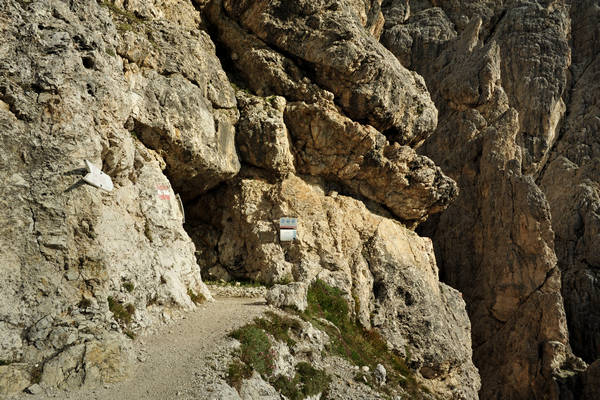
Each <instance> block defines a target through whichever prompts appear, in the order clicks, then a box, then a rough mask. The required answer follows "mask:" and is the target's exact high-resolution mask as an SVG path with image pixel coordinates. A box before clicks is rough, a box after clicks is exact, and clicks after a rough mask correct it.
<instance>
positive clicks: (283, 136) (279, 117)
mask: <svg viewBox="0 0 600 400" xmlns="http://www.w3.org/2000/svg"><path fill="white" fill-rule="evenodd" d="M236 96H237V98H238V106H239V109H240V120H239V122H238V124H237V127H236V128H237V131H236V142H237V147H238V149H239V152H240V156H241V158H242V160H244V161H245V162H247V163H249V164H251V165H254V166H255V167H259V168H264V169H267V170H272V171H276V172H277V173H279V174H282V175H285V174H286V173H288V172H295V171H296V169H295V167H294V156H293V155H292V149H291V140H290V137H289V134H288V129H287V127H286V125H285V121H284V119H283V112H284V110H285V106H286V100H285V98H284V97H280V96H273V97H269V98H263V97H259V96H253V95H251V94H248V93H245V92H243V91H241V90H239V91H237V93H236Z"/></svg>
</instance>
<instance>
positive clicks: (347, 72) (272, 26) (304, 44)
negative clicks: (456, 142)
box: [213, 1, 437, 144]
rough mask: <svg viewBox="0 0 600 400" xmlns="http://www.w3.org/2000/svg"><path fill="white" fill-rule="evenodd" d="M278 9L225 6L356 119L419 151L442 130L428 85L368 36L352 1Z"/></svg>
mask: <svg viewBox="0 0 600 400" xmlns="http://www.w3.org/2000/svg"><path fill="white" fill-rule="evenodd" d="M219 4H220V2H219V1H215V4H214V6H213V7H215V10H216V12H218V8H217V7H219ZM278 4H279V3H278ZM278 4H271V3H268V2H264V1H255V2H243V3H239V2H230V1H224V2H223V7H224V9H225V11H226V13H227V15H228V16H229V17H230V18H231V19H233V20H234V21H236V22H238V23H239V25H240V26H242V27H243V28H246V29H248V30H249V31H251V32H252V33H253V34H254V35H256V36H257V37H258V38H260V39H261V40H262V41H264V42H265V43H266V44H268V45H269V46H272V47H274V48H277V49H281V50H283V51H285V52H286V53H289V54H290V55H291V56H293V57H296V58H298V59H299V60H302V62H303V63H306V66H307V68H309V69H310V70H311V72H312V75H313V76H314V80H315V82H316V83H317V84H319V85H321V86H323V87H325V88H326V89H327V90H330V91H331V92H333V93H334V94H335V95H336V102H337V103H338V104H340V105H341V106H342V108H343V110H344V112H345V113H346V114H348V116H350V117H351V118H352V119H355V120H361V121H366V122H368V123H369V124H371V125H373V126H374V127H376V128H377V129H379V130H381V131H388V133H389V135H390V137H392V138H393V139H394V140H396V141H398V142H400V143H401V144H418V143H420V142H421V141H422V140H423V139H424V138H425V137H427V136H428V135H429V134H430V132H431V131H432V130H433V129H434V128H435V126H436V121H437V110H436V109H435V107H434V106H433V103H432V102H431V100H430V98H429V96H428V95H427V89H426V87H425V85H424V82H423V79H422V78H421V77H420V76H419V75H417V74H415V73H413V72H410V71H408V70H406V69H405V68H404V67H402V65H401V64H400V63H399V62H398V60H397V59H396V58H395V57H394V56H393V55H392V54H391V53H390V52H389V51H388V50H386V49H385V48H384V47H383V46H381V45H380V44H379V43H378V42H377V41H376V40H375V38H374V37H373V36H371V35H370V34H369V33H368V32H367V31H366V30H365V29H364V28H363V26H362V24H361V22H360V17H359V16H358V15H356V14H355V12H354V10H355V9H353V8H352V7H351V6H350V3H349V2H348V1H343V2H341V3H340V2H335V3H331V2H327V1H322V2H309V1H301V2H299V3H297V4H295V5H294V6H293V7H291V6H290V7H288V5H282V4H279V5H278ZM214 20H215V18H213V21H214ZM278 94H284V93H278Z"/></svg>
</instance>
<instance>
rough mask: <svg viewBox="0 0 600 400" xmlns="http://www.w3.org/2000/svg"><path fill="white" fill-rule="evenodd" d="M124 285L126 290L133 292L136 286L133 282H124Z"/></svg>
mask: <svg viewBox="0 0 600 400" xmlns="http://www.w3.org/2000/svg"><path fill="white" fill-rule="evenodd" d="M123 287H124V288H125V290H127V291H128V292H129V293H131V292H133V289H135V286H134V284H133V283H131V282H124V283H123Z"/></svg>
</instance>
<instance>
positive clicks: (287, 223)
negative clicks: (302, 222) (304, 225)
mask: <svg viewBox="0 0 600 400" xmlns="http://www.w3.org/2000/svg"><path fill="white" fill-rule="evenodd" d="M297 237H298V218H290V217H282V218H280V219H279V240H280V241H282V242H290V241H292V240H295V239H297Z"/></svg>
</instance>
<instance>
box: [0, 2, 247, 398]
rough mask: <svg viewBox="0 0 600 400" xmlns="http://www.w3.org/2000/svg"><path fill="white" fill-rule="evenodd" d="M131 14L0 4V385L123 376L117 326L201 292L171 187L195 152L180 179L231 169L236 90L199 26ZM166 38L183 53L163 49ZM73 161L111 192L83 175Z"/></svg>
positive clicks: (63, 5) (189, 305) (158, 314)
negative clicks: (108, 183) (96, 173)
mask: <svg viewBox="0 0 600 400" xmlns="http://www.w3.org/2000/svg"><path fill="white" fill-rule="evenodd" d="M188 6H189V8H190V11H191V12H192V13H195V15H197V19H199V18H200V17H199V13H198V12H197V11H195V10H194V9H193V7H191V5H188ZM154 9H155V10H158V8H154ZM164 11H165V12H166V10H164ZM128 13H129V11H125V10H123V9H117V8H115V6H114V5H111V4H102V5H101V4H98V3H97V2H96V1H78V2H71V3H67V2H62V1H52V0H49V1H41V2H16V1H3V2H1V3H0V19H1V21H2V23H1V29H2V35H1V38H0V49H1V50H0V53H1V57H0V141H1V145H0V171H1V173H0V180H1V189H0V192H1V193H0V205H1V207H2V212H1V216H2V224H1V228H0V233H1V235H0V236H1V238H0V271H1V272H2V275H3V278H2V280H1V281H0V293H1V297H2V301H1V302H0V359H1V360H2V363H3V364H7V365H3V366H2V367H0V368H1V370H0V395H4V394H6V393H7V392H10V391H18V390H22V389H23V388H24V387H26V386H27V385H28V384H29V383H30V382H31V381H37V380H40V381H41V383H42V384H45V385H49V386H58V387H67V388H68V387H72V386H74V385H80V384H86V385H92V386H93V385H97V384H99V383H100V382H110V381H112V380H115V379H123V378H124V377H125V376H126V375H127V368H128V361H127V360H128V356H127V354H128V352H127V347H128V341H129V339H127V338H126V336H125V335H123V334H120V332H121V331H124V330H127V331H130V332H136V331H138V330H141V329H144V328H147V327H149V326H152V325H153V324H155V323H157V322H159V321H165V320H168V319H171V318H173V317H175V316H176V315H177V313H178V312H179V310H190V309H193V308H194V307H195V306H194V303H193V302H192V300H191V298H190V296H189V294H190V293H191V292H193V293H194V294H202V295H204V297H205V298H207V299H210V293H209V292H208V290H207V289H206V287H205V286H204V284H203V283H202V280H201V278H200V270H199V267H198V265H197V263H196V260H195V257H194V251H195V249H194V245H193V243H192V242H191V240H190V238H189V236H188V235H187V233H186V232H185V231H184V230H183V226H182V220H183V214H182V210H181V209H180V206H179V203H178V201H177V199H176V197H175V192H174V189H173V186H172V184H171V182H173V185H175V187H176V188H177V186H176V185H180V187H179V188H177V189H179V190H181V189H182V187H183V186H184V184H183V183H184V182H185V178H184V176H181V175H178V173H179V169H180V167H179V165H178V162H181V160H182V159H183V158H186V159H188V160H198V159H200V158H202V159H203V161H197V164H196V165H192V166H191V167H189V171H185V174H186V175H187V176H188V177H189V178H191V180H192V181H193V180H194V179H198V178H197V176H198V175H200V174H202V175H205V176H206V177H207V179H206V181H211V180H212V181H213V182H218V180H219V179H224V177H227V176H230V175H231V174H234V173H235V172H236V171H237V169H239V163H238V161H237V156H236V154H235V149H234V147H233V123H234V122H235V120H236V118H237V115H236V113H237V110H236V109H235V104H236V102H235V97H234V96H233V90H232V89H231V87H230V86H229V83H228V80H227V79H226V77H225V74H224V72H223V71H222V69H221V68H220V64H219V61H218V59H217V58H216V56H215V53H214V52H215V49H214V46H213V45H212V42H211V41H210V39H209V38H208V36H207V35H206V34H205V33H203V32H202V31H200V30H198V29H197V27H196V25H195V24H196V22H197V21H195V20H194V21H192V22H193V26H194V29H195V31H192V33H190V32H189V31H184V29H183V28H182V27H180V26H178V25H177V24H176V23H175V22H173V23H171V22H169V21H168V20H166V19H164V18H163V16H162V14H160V13H159V14H157V15H155V14H152V13H151V14H152V15H151V16H150V17H149V19H148V20H142V19H139V18H137V17H135V18H134V17H133V14H128ZM127 24H129V25H127ZM132 24H134V25H136V29H134V28H133V25H132ZM161 29H162V30H161ZM156 32H160V33H159V34H157V36H156V37H150V35H151V34H155V33H156ZM194 32H195V33H194ZM179 39H181V42H183V43H187V44H188V45H189V46H190V48H192V49H193V50H194V52H188V51H187V50H185V49H183V48H182V49H179V50H177V51H175V50H173V49H171V44H172V41H173V40H179ZM153 41H154V42H153ZM163 41H164V42H163ZM169 41H171V42H169ZM186 41H187V42H186ZM140 43H142V44H140ZM135 46H138V47H137V48H136V47H135ZM143 46H146V48H144V47H143ZM150 49H152V50H150ZM163 51H164V52H170V54H164V53H162V54H161V52H163ZM175 53H176V54H175ZM184 54H185V56H186V57H188V58H187V59H184V56H183V55H184ZM177 55H179V56H180V58H177ZM190 57H191V59H190ZM199 59H202V60H204V61H206V60H207V59H208V60H209V61H206V62H205V64H204V65H197V60H199ZM136 63H139V65H138V64H136ZM145 63H146V64H145ZM192 82H194V83H192ZM223 88H228V90H229V92H227V91H224V90H223ZM223 92H225V93H223ZM227 96H229V97H227ZM213 105H215V106H217V107H219V110H220V111H219V112H216V111H214V109H213V108H212V107H213ZM215 121H221V122H219V123H217V122H215ZM215 125H216V126H218V128H216V129H215ZM140 126H141V127H143V129H142V128H140ZM138 128H140V129H138ZM156 132H160V133H161V135H163V140H164V141H165V143H161V144H160V146H153V145H154V144H155V143H154V142H153V141H154V136H152V135H153V134H155V133H156ZM211 140H212V141H213V142H214V143H215V144H219V145H222V147H218V146H212V145H210V141H211ZM167 153H168V154H167ZM84 159H88V160H90V161H91V162H92V163H93V164H95V165H96V166H98V167H100V168H102V170H103V171H104V172H106V173H107V174H108V175H109V176H110V177H111V178H112V180H113V182H114V185H115V188H114V190H113V191H112V192H106V191H102V190H100V189H97V188H94V187H92V186H89V185H86V184H83V183H82V180H81V178H82V177H83V175H84V174H85V173H86V171H85V168H84V166H85V164H84ZM202 163H204V164H202ZM197 165H201V167H198V166H197ZM165 171H166V172H167V174H169V173H171V172H172V178H171V181H170V180H169V179H167V177H166V176H165ZM176 177H179V178H176ZM213 184H214V183H213ZM177 189H176V190H177ZM201 190H202V188H198V189H196V192H198V191H201ZM159 191H160V192H159ZM111 302H112V303H113V310H114V305H117V306H120V307H121V308H122V309H125V310H126V315H121V316H120V317H116V316H115V315H113V312H112V311H111V310H109V303H111Z"/></svg>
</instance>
